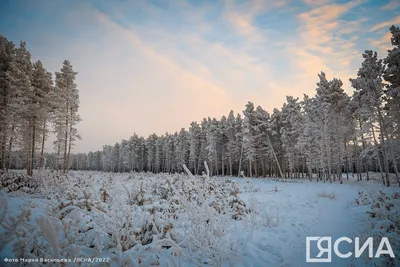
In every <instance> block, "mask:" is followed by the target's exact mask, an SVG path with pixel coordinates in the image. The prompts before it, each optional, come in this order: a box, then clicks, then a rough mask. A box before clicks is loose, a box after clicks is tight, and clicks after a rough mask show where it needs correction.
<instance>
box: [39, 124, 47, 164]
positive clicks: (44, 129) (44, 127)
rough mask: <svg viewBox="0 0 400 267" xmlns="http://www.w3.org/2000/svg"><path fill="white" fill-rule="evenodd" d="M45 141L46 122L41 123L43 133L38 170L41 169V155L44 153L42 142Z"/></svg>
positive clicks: (42, 160)
mask: <svg viewBox="0 0 400 267" xmlns="http://www.w3.org/2000/svg"><path fill="white" fill-rule="evenodd" d="M45 140H46V121H45V122H44V123H43V133H42V147H41V149H40V162H39V169H42V168H43V162H44V158H43V153H44V142H45Z"/></svg>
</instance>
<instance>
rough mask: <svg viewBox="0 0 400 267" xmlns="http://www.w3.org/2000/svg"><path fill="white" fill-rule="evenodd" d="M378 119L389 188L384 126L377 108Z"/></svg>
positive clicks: (387, 180)
mask: <svg viewBox="0 0 400 267" xmlns="http://www.w3.org/2000/svg"><path fill="white" fill-rule="evenodd" d="M378 118H379V127H380V131H381V134H380V136H381V146H382V151H383V163H384V166H385V172H386V177H385V179H386V186H390V180H389V160H388V157H387V153H386V148H385V139H384V136H385V130H384V125H383V117H382V113H381V110H380V108H379V107H378Z"/></svg>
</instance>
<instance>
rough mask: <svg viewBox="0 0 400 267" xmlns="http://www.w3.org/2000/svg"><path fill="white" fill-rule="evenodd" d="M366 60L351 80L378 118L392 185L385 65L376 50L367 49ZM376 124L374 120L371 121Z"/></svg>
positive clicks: (381, 146)
mask: <svg viewBox="0 0 400 267" xmlns="http://www.w3.org/2000/svg"><path fill="white" fill-rule="evenodd" d="M362 56H363V58H364V61H363V62H362V65H361V68H360V69H359V70H358V73H357V76H358V77H357V78H355V79H350V82H351V84H352V86H353V88H354V89H356V90H358V91H359V92H360V95H361V98H360V99H362V101H363V102H364V103H362V105H363V106H364V105H366V106H369V107H373V109H372V110H371V109H368V110H371V111H372V112H373V113H371V114H369V118H370V119H373V118H376V120H377V123H378V125H379V131H380V145H379V148H380V150H381V151H382V155H383V167H384V168H385V173H386V174H385V183H386V185H387V186H390V181H389V157H388V147H387V144H386V140H385V137H386V123H385V121H384V116H385V114H384V109H383V108H384V103H383V98H382V96H383V93H384V92H383V88H384V84H383V82H382V75H383V71H384V66H383V63H382V60H381V59H378V55H377V53H376V52H373V51H371V50H366V51H365V53H364V54H363V55H362ZM370 124H372V125H373V124H374V121H372V122H370Z"/></svg>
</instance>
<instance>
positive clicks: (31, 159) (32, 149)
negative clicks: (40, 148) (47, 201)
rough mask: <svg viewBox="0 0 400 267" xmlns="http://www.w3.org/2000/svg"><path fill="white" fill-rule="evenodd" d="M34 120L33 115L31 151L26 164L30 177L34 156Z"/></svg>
mask: <svg viewBox="0 0 400 267" xmlns="http://www.w3.org/2000/svg"><path fill="white" fill-rule="evenodd" d="M35 124H36V120H35V117H33V121H32V143H31V151H30V152H31V153H30V155H29V164H28V169H27V172H28V175H29V176H31V177H32V175H33V160H34V158H35V136H36V125H35Z"/></svg>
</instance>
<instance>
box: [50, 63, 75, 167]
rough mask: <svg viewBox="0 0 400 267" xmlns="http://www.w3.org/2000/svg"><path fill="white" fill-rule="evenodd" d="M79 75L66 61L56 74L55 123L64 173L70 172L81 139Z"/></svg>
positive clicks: (57, 143)
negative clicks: (77, 128)
mask: <svg viewBox="0 0 400 267" xmlns="http://www.w3.org/2000/svg"><path fill="white" fill-rule="evenodd" d="M77 74H78V73H77V72H75V71H74V70H73V67H72V65H71V63H70V62H69V61H68V60H65V61H64V62H63V66H62V68H61V70H60V72H56V75H55V77H56V78H55V85H56V86H55V90H54V92H55V94H54V98H53V101H54V102H55V105H54V106H55V110H54V122H55V132H56V137H57V140H56V145H57V151H58V153H60V152H61V151H62V152H63V173H66V172H68V168H69V155H70V153H71V149H72V147H73V144H74V141H75V140H76V139H77V138H78V139H80V136H79V135H78V133H77V130H76V128H75V126H76V124H77V123H78V122H79V121H80V120H81V119H80V117H79V115H78V109H79V91H78V89H77V85H76V83H75V79H76V75H77Z"/></svg>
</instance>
